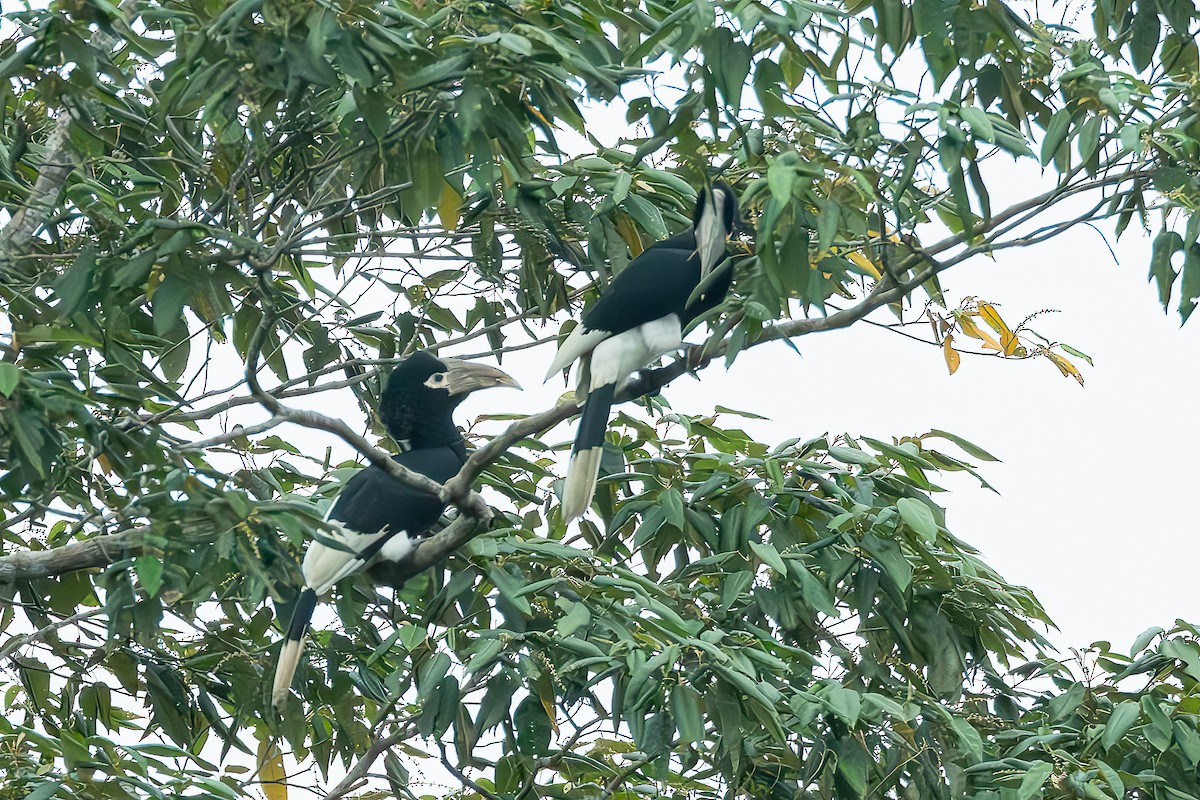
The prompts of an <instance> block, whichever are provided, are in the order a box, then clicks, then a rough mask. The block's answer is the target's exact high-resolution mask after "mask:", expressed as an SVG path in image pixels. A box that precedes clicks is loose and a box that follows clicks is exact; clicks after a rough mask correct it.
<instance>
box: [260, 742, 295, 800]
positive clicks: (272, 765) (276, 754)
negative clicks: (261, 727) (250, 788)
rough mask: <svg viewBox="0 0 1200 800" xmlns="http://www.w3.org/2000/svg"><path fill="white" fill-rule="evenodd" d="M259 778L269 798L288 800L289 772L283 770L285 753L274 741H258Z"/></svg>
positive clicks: (272, 799) (270, 799)
mask: <svg viewBox="0 0 1200 800" xmlns="http://www.w3.org/2000/svg"><path fill="white" fill-rule="evenodd" d="M258 779H259V780H260V781H262V790H263V794H264V795H265V796H266V798H267V800H287V796H288V790H287V774H286V773H285V772H284V771H283V753H281V752H280V751H279V746H278V745H276V744H275V742H273V741H263V742H259V743H258Z"/></svg>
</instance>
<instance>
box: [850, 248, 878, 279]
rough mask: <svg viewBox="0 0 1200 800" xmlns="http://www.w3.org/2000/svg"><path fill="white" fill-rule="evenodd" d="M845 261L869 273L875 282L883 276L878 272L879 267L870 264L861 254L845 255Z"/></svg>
mask: <svg viewBox="0 0 1200 800" xmlns="http://www.w3.org/2000/svg"><path fill="white" fill-rule="evenodd" d="M846 259H847V260H849V261H853V262H854V263H855V264H857V265H858V266H860V267H862V268H863V269H864V270H866V271H867V272H869V273H870V274H871V277H872V278H874V279H875V280H879V279H880V278H882V277H883V274H882V273H881V272H880V271H879V267H877V266H875V265H874V264H872V263H871V259H869V258H867V257H866V256H864V255H863V254H862V253H847V254H846Z"/></svg>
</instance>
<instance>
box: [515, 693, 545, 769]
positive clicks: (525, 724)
mask: <svg viewBox="0 0 1200 800" xmlns="http://www.w3.org/2000/svg"><path fill="white" fill-rule="evenodd" d="M513 724H514V726H515V727H516V730H517V746H518V747H519V748H520V752H521V753H522V754H524V755H532V756H543V755H546V754H547V753H549V752H550V737H551V733H552V731H551V727H550V718H549V717H547V716H546V709H545V708H543V707H542V703H541V701H540V700H538V698H537V697H535V696H534V695H532V694H530V695H526V697H525V699H524V700H522V701H521V703H520V705H518V706H517V710H516V713H514V714H513Z"/></svg>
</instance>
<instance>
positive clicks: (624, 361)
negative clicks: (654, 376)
mask: <svg viewBox="0 0 1200 800" xmlns="http://www.w3.org/2000/svg"><path fill="white" fill-rule="evenodd" d="M682 344H683V332H682V329H681V327H680V324H679V317H678V316H676V315H675V314H668V315H667V316H665V317H663V318H662V319H656V320H653V321H652V322H646V323H643V324H642V325H639V326H637V327H636V328H630V329H629V330H627V331H625V332H623V333H618V334H617V335H616V336H613V337H611V338H608V339H605V340H604V341H602V342H600V343H599V344H597V345H596V346H595V348H594V349H593V351H592V363H591V369H592V375H591V381H590V387H589V389H590V388H591V387H595V386H604V385H606V384H610V383H613V384H616V383H620V382H621V381H622V380H624V379H625V378H627V377H628V376H629V375H630V374H631V373H633V372H636V371H637V370H639V369H641V368H642V367H644V366H646V365H647V364H649V363H650V362H651V361H653V360H654V359H656V358H658V357H659V356H661V355H663V354H664V353H669V352H671V351H672V350H678V349H679V347H680V346H681V345H682Z"/></svg>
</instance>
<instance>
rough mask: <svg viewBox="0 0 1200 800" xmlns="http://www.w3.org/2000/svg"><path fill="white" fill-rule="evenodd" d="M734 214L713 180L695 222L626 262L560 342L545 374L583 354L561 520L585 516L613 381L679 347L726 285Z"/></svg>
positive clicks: (732, 203)
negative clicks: (580, 402) (578, 406)
mask: <svg viewBox="0 0 1200 800" xmlns="http://www.w3.org/2000/svg"><path fill="white" fill-rule="evenodd" d="M736 219H737V197H736V196H735V195H734V193H733V189H731V188H730V187H729V186H728V185H726V184H724V183H717V184H715V185H714V186H713V187H712V189H711V190H709V189H704V190H702V191H701V192H700V194H699V197H697V199H696V209H695V212H694V213H693V215H692V227H691V228H689V229H688V230H686V231H683V232H682V233H678V234H676V235H674V236H672V237H670V238H669V239H664V240H663V241H661V242H657V243H655V244H653V245H651V246H650V247H649V248H647V249H646V250H645V251H644V252H643V253H642V254H641V255H639V256H638V257H637V258H635V259H633V261H630V262H629V264H628V265H627V266H626V267H625V269H624V270H622V271H621V273H620V274H618V275H617V276H616V277H615V278H613V281H612V283H611V284H609V286H608V289H607V290H606V291H605V292H604V293H603V294H602V295H601V296H600V299H599V300H597V301H596V304H595V305H594V306H592V307H591V309H589V310H588V311H587V313H585V314H584V315H583V320H582V321H581V322H580V324H579V325H578V326H577V327H576V328H575V329H574V330H573V331H571V334H570V335H569V336H568V337H567V338H566V340H565V341H564V342H563V343H562V346H561V347H559V349H558V355H557V356H555V358H554V363H552V364H551V365H550V369H549V370H548V371H547V372H546V379H547V380H549V378H550V376H552V375H554V374H555V373H556V372H559V371H560V370H563V369H566V368H567V367H568V366H569V365H570V364H571V363H572V362H573V361H575V360H576V359H582V362H581V365H580V369H579V389H578V394H579V397H581V398H586V399H585V400H584V404H583V412H582V414H581V415H580V418H579V430H578V431H577V432H576V434H575V446H574V449H573V450H572V451H571V461H570V463H569V464H568V466H567V479H566V482H565V484H564V486H563V496H562V515H563V520H564V521H566V522H570V521H571V520H573V519H575V518H576V517H579V516H582V515H583V512H584V511H586V510H587V509H588V507H589V506H590V505H591V504H592V494H593V493H594V492H595V490H596V477H597V475H599V471H600V454H601V453H602V452H603V446H604V432H605V429H606V428H607V427H608V414H609V409H610V407H611V406H612V402H613V397H614V395H615V394H616V391H617V388H618V385H619V384H621V383H622V381H624V380H625V379H626V378H628V377H629V375H630V374H631V373H633V372H635V371H636V370H639V369H641V368H642V367H645V366H647V365H649V364H650V363H651V362H653V361H654V359H656V358H658V357H659V356H661V355H663V354H665V353H669V352H670V351H672V350H677V349H679V347H680V346H682V344H683V331H684V329H685V328H686V327H687V325H688V324H689V323H690V322H691V321H692V320H694V319H696V318H697V317H699V316H700V315H702V314H704V313H705V312H707V311H709V310H711V309H712V308H715V307H716V306H717V305H719V304H720V303H721V301H722V300H723V299H724V298H725V293H726V292H728V291H729V284H730V282H731V281H732V280H733V264H732V262H731V261H729V259H728V255H727V253H726V251H725V246H726V240H728V238H729V235H730V234H731V233H732V232H733V226H734V223H735V220H736ZM697 290H699V292H698V293H697ZM693 295H696V296H695V297H693Z"/></svg>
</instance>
